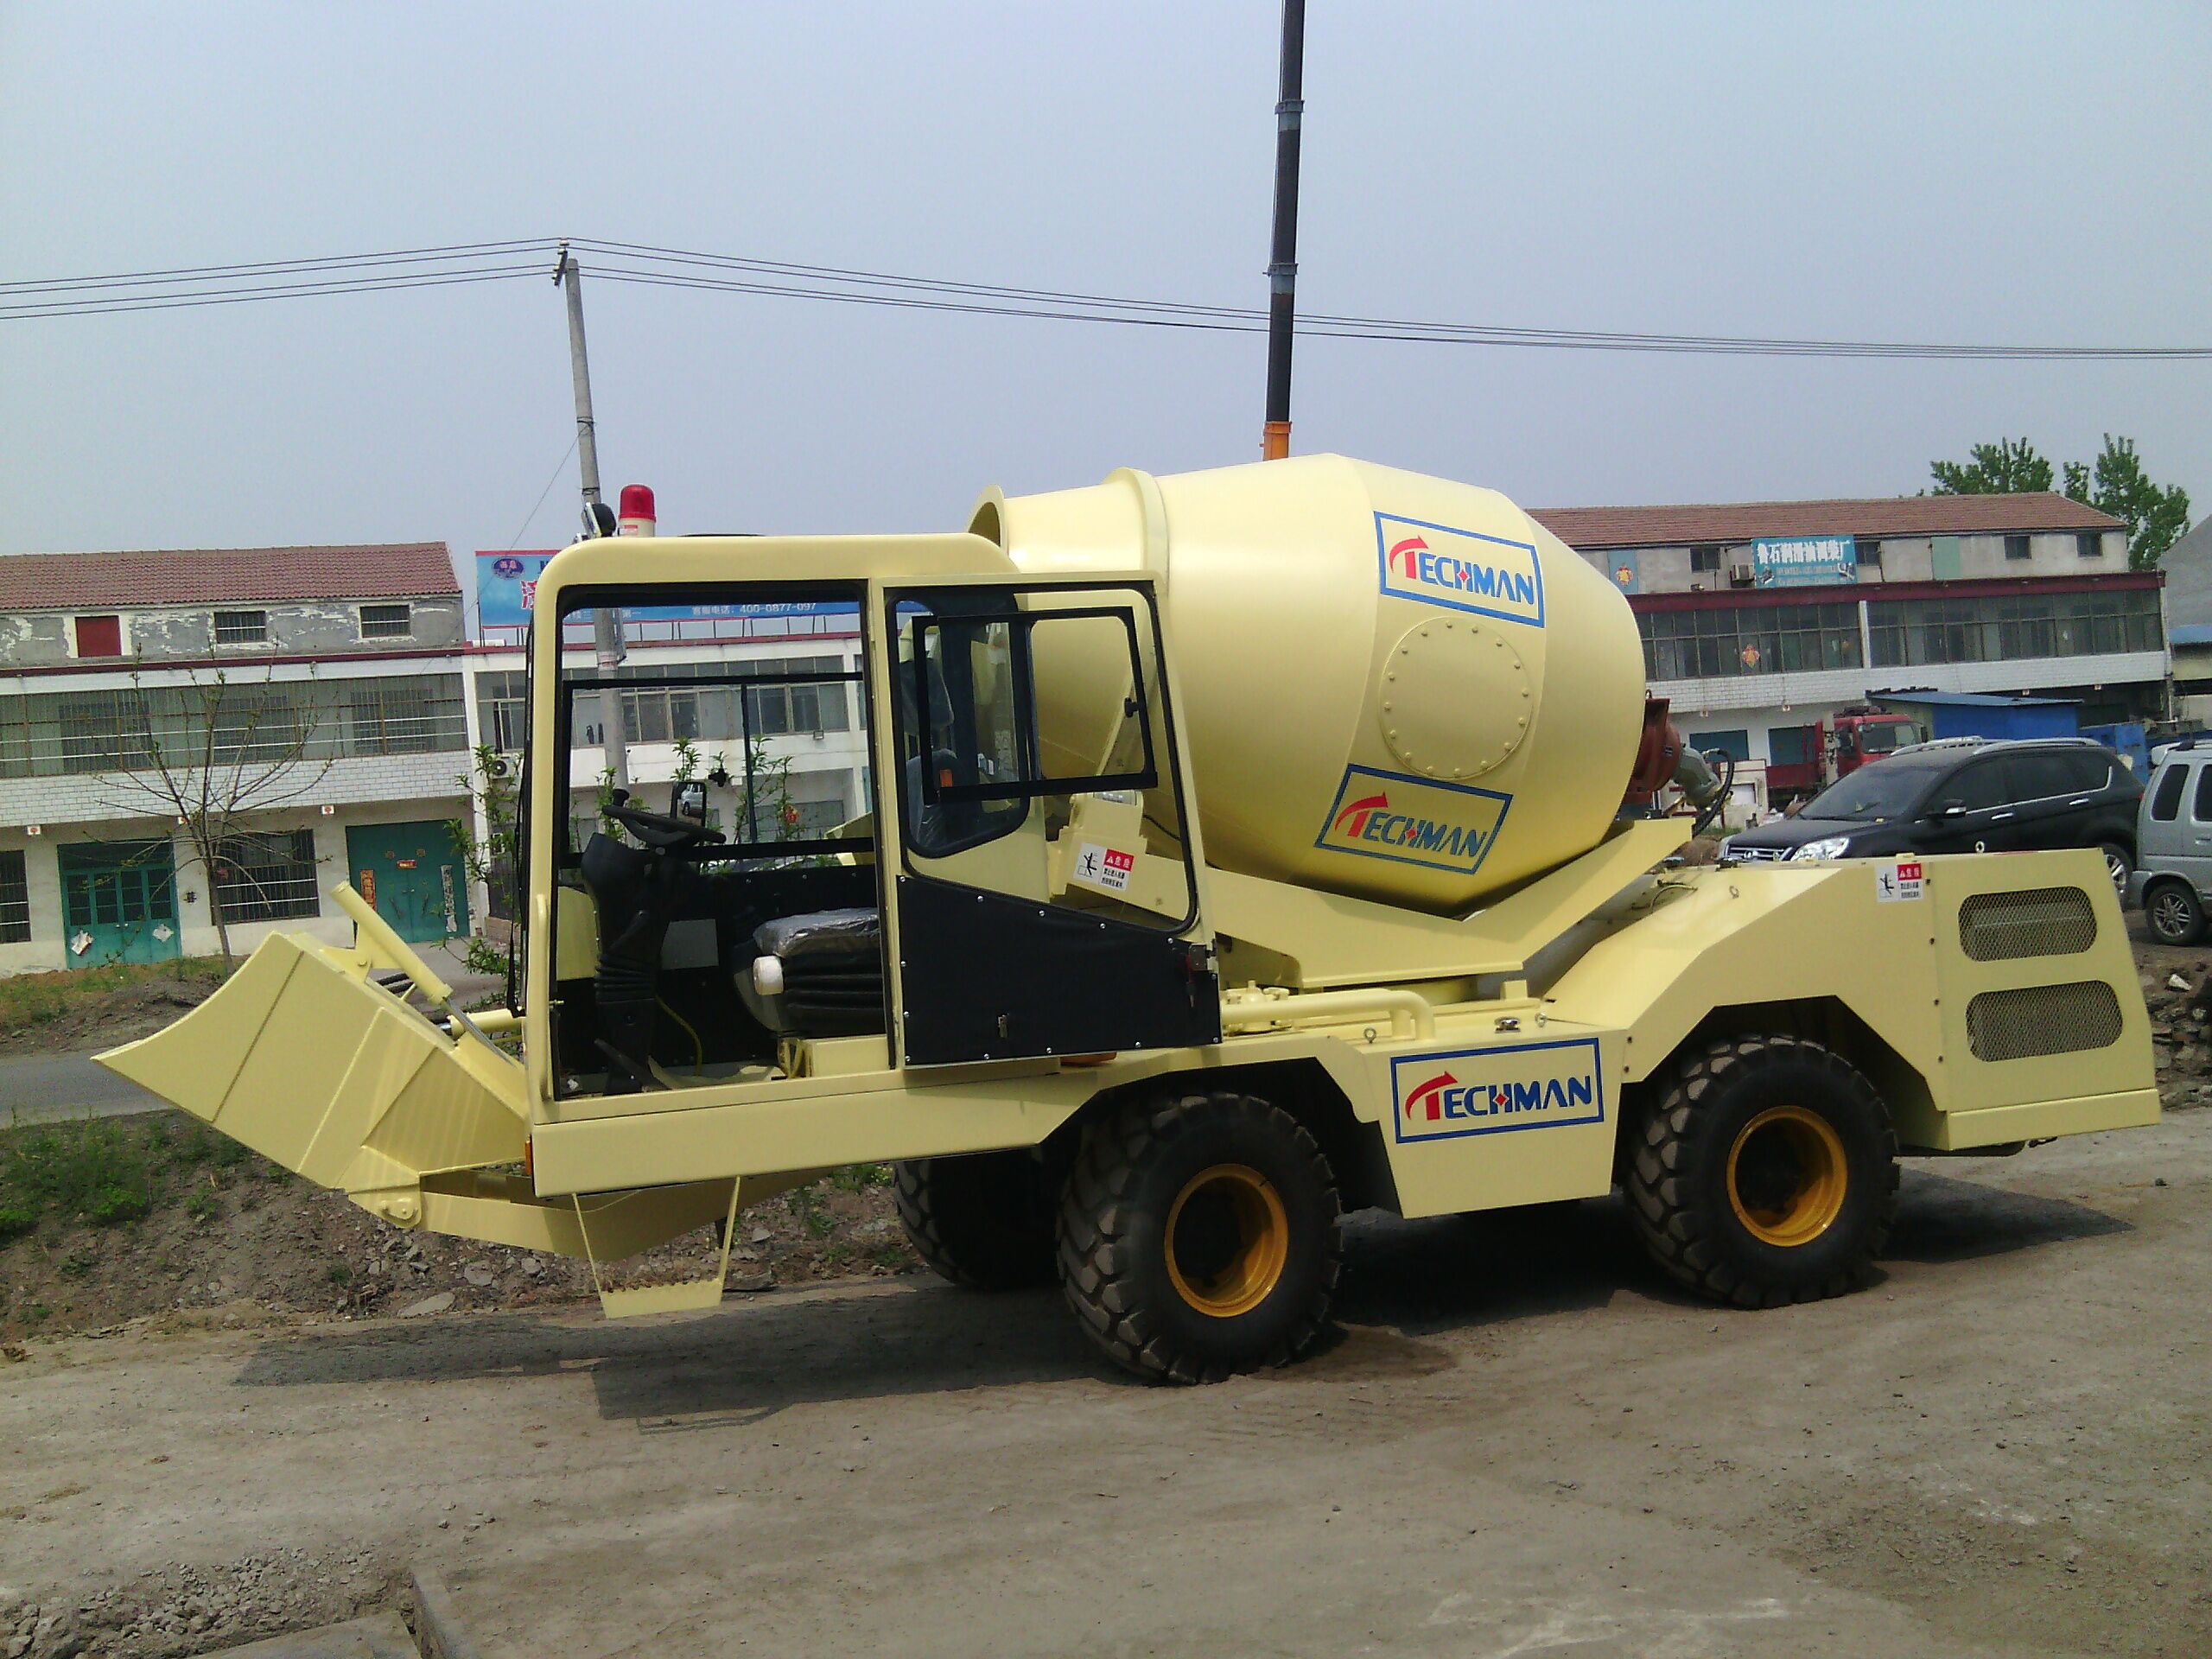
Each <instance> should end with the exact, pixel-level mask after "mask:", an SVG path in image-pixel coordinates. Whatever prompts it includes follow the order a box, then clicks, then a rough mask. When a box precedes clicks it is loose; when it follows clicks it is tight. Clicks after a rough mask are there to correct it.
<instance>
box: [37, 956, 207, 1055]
mask: <svg viewBox="0 0 2212 1659" xmlns="http://www.w3.org/2000/svg"><path fill="white" fill-rule="evenodd" d="M37 977H40V978H55V979H59V978H61V977H62V976H60V975H51V976H47V975H41V976H37ZM214 989H215V982H214V981H213V980H212V979H204V978H201V979H167V978H163V979H143V980H138V981H137V982H133V983H130V984H127V985H122V986H118V988H115V989H113V990H111V991H105V992H104V993H102V994H100V995H98V996H86V997H81V998H79V997H69V998H66V999H65V998H59V997H57V998H55V999H54V1000H52V1001H34V1002H33V1003H32V1004H31V1006H30V1007H28V1008H26V1009H25V1010H24V1013H23V1015H22V1018H21V1019H20V1020H11V1021H10V1022H8V1023H7V1024H5V1025H0V1054H69V1053H76V1052H81V1051H85V1050H88V1049H97V1048H112V1047H114V1046H116V1045H117V1044H118V1043H130V1042H136V1041H137V1039H139V1038H141V1037H150V1036H152V1035H153V1034H154V1033H156V1032H157V1031H159V1030H161V1029H162V1027H164V1026H167V1025H168V1024H169V1023H170V1022H171V1021H172V1020H175V1019H177V1018H178V1017H179V1016H180V1015H181V1014H183V1013H185V1012H186V1010H188V1009H191V1008H196V1007H199V1006H200V1004H201V1003H202V1002H205V1001H207V998H208V997H209V996H210V995H212V994H213V991H214Z"/></svg>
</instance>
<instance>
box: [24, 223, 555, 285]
mask: <svg viewBox="0 0 2212 1659" xmlns="http://www.w3.org/2000/svg"><path fill="white" fill-rule="evenodd" d="M553 246H554V239H553V238H551V237H543V236H539V237H528V238H522V239H520V240H517V241H508V242H449V243H445V244H442V245H438V246H435V247H429V248H398V249H394V250H391V251H387V252H384V253H340V254H331V255H327V256H321V257H315V258H311V259H263V260H256V261H254V262H252V263H251V264H238V265H175V266H171V267H169V268H168V269H166V270H132V271H123V272H120V273H115V274H111V275H108V276H103V277H40V278H34V279H32V280H29V281H25V282H0V294H10V293H40V292H44V291H47V290H49V289H81V288H116V287H140V286H150V285H153V284H156V283H173V282H192V281H195V280H198V279H200V278H203V277H207V278H215V277H232V276H246V277H258V276H264V275H273V274H276V273H278V272H285V271H314V270H341V269H345V268H347V267H353V266H365V265H389V264H427V263H430V262H434V261H437V260H444V259H469V258H476V257H491V256H493V255H503V254H508V253H515V252H526V251H536V250H537V249H541V248H542V249H543V250H545V251H548V252H550V251H552V248H553Z"/></svg>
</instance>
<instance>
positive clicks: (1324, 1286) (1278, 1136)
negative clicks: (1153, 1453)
mask: <svg viewBox="0 0 2212 1659" xmlns="http://www.w3.org/2000/svg"><path fill="white" fill-rule="evenodd" d="M1338 1215H1339V1205H1338V1197H1337V1181H1336V1176H1335V1174H1334V1173H1332V1171H1331V1169H1330V1167H1329V1160H1327V1159H1326V1158H1325V1157H1324V1156H1323V1155H1322V1153H1321V1148H1320V1147H1319V1145H1318V1144H1317V1143H1316V1142H1315V1141H1314V1139H1313V1136H1312V1135H1309V1134H1308V1133H1307V1132H1306V1129H1305V1128H1303V1127H1302V1126H1301V1125H1300V1123H1299V1122H1298V1121H1297V1120H1296V1119H1295V1118H1294V1117H1292V1116H1290V1114H1289V1113H1287V1112H1286V1111H1284V1110H1282V1109H1281V1108H1280V1107H1277V1106H1273V1105H1270V1104H1269V1103H1268V1102H1266V1101H1264V1100H1261V1099H1258V1098H1257V1097H1255V1096H1251V1095H1243V1094H1236V1093H1231V1092H1229V1091H1225V1090H1224V1091H1221V1092H1217V1093H1211V1094H1197V1093H1191V1094H1181V1093H1163V1094H1158V1095H1152V1096H1144V1097H1141V1098H1139V1099H1135V1100H1132V1101H1129V1102H1127V1103H1123V1104H1122V1105H1121V1106H1119V1107H1117V1108H1116V1109H1113V1110H1111V1111H1109V1112H1108V1113H1107V1114H1106V1115H1105V1116H1102V1117H1101V1118H1099V1119H1098V1120H1097V1121H1096V1122H1093V1123H1091V1124H1090V1126H1089V1128H1087V1129H1086V1130H1085V1131H1084V1138H1083V1147H1082V1150H1081V1151H1080V1152H1079V1153H1078V1154H1077V1157H1076V1160H1075V1167H1074V1168H1073V1170H1072V1171H1071V1172H1070V1173H1069V1177H1068V1183H1067V1187H1066V1191H1065V1194H1064V1195H1063V1197H1062V1198H1061V1201H1060V1214H1059V1264H1060V1283H1061V1286H1062V1287H1063V1289H1064V1290H1065V1292H1066V1294H1067V1299H1068V1306H1070V1307H1071V1308H1073V1309H1074V1310H1075V1313H1076V1316H1077V1319H1080V1320H1081V1321H1082V1323H1083V1327H1084V1330H1085V1331H1086V1332H1089V1333H1090V1338H1091V1340H1092V1341H1094V1342H1096V1344H1098V1345H1099V1347H1100V1348H1101V1349H1103V1350H1104V1351H1105V1353H1106V1356H1107V1357H1109V1359H1111V1360H1112V1361H1113V1362H1114V1363H1116V1364H1117V1365H1119V1366H1121V1367H1122V1369H1123V1370H1129V1371H1134V1372H1135V1373H1136V1374H1137V1375H1138V1376H1141V1377H1144V1378H1146V1379H1147V1381H1151V1382H1160V1383H1217V1382H1219V1381H1220V1380H1221V1379H1223V1378H1224V1377H1226V1376H1231V1375H1233V1374H1234V1373H1236V1372H1238V1371H1249V1370H1257V1369H1258V1368H1260V1367H1261V1366H1262V1365H1281V1364H1287V1363H1289V1362H1290V1361H1292V1360H1294V1359H1297V1358H1299V1357H1300V1356H1302V1355H1304V1354H1305V1353H1306V1352H1308V1351H1310V1350H1311V1349H1312V1348H1313V1345H1314V1344H1315V1343H1316V1342H1318V1341H1319V1339H1320V1337H1321V1335H1322V1333H1323V1332H1324V1331H1325V1330H1326V1329H1327V1326H1328V1319H1329V1308H1330V1305H1331V1303H1332V1300H1334V1297H1335V1294H1336V1287H1337V1274H1338V1261H1339V1250H1340V1246H1339V1242H1338Z"/></svg>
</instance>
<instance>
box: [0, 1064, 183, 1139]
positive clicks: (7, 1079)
mask: <svg viewBox="0 0 2212 1659" xmlns="http://www.w3.org/2000/svg"><path fill="white" fill-rule="evenodd" d="M166 1109H168V1108H167V1103H165V1102H163V1101H161V1100H158V1099H156V1097H155V1096H152V1095H149V1094H148V1093H147V1092H146V1091H145V1090H143V1089H141V1088H140V1087H139V1086H138V1085H137V1084H135V1083H129V1082H125V1081H124V1079H123V1078H121V1077H117V1076H116V1075H115V1073H114V1072H112V1071H109V1070H108V1069H107V1068H106V1067H105V1066H102V1065H94V1064H93V1063H92V1056H91V1055H89V1054H22V1055H14V1056H9V1057H5V1058H0V1128H11V1127H13V1126H14V1125H16V1124H18V1123H56V1122H63V1121H64V1120H67V1119H70V1118H79V1117H126V1116H130V1114H131V1113H133V1112H154V1111H163V1110H166Z"/></svg>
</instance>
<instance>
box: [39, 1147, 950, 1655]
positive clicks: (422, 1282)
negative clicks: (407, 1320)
mask: <svg viewBox="0 0 2212 1659" xmlns="http://www.w3.org/2000/svg"><path fill="white" fill-rule="evenodd" d="M175 1121H179V1120H175V1119H174V1118H173V1117H172V1116H171V1115H168V1114H163V1115H162V1116H160V1117H156V1118H143V1119H118V1120H109V1121H107V1122H103V1123H99V1124H95V1125H56V1126H50V1127H44V1128H29V1129H21V1130H12V1131H7V1132H4V1133H0V1157H4V1156H5V1154H6V1153H7V1151H8V1147H9V1143H10V1141H18V1140H22V1139H25V1138H29V1137H35V1136H37V1135H44V1134H54V1135H73V1134H81V1133H87V1132H89V1133H92V1134H94V1135H115V1136H119V1137H123V1138H124V1141H125V1143H126V1144H137V1143H138V1142H140V1141H143V1139H145V1138H146V1137H148V1136H149V1135H151V1136H153V1137H155V1138H156V1139H158V1140H160V1141H161V1142H162V1146H163V1147H164V1151H163V1152H162V1154H155V1155H156V1157H166V1159H167V1160H168V1162H167V1164H166V1165H165V1166H162V1169H161V1172H160V1173H159V1174H158V1175H157V1176H156V1177H155V1178H154V1179H152V1180H151V1181H150V1182H149V1185H150V1187H151V1189H152V1190H153V1191H154V1192H156V1201H155V1202H154V1204H153V1205H151V1207H150V1210H149V1213H148V1214H146V1215H145V1216H143V1217H140V1218H138V1219H137V1220H133V1221H130V1222H129V1223H126V1224H122V1225H110V1226H97V1225H92V1224H87V1223H84V1222H81V1221H79V1222H75V1223H66V1224H65V1223H62V1222H59V1221H49V1222H48V1223H45V1224H41V1225H40V1226H38V1227H37V1228H35V1229H34V1230H32V1231H30V1232H29V1233H27V1234H24V1235H23V1236H19V1237H16V1238H13V1239H9V1238H7V1237H6V1236H5V1234H4V1233H0V1342H4V1343H15V1342H20V1341H21V1340H22V1339H24V1338H30V1337H47V1338H52V1337H55V1336H60V1335H63V1334H67V1333H86V1334H114V1333H116V1332H119V1331H120V1330H122V1329H123V1328H124V1327H125V1326H127V1325H143V1326H144V1327H146V1328H148V1329H150V1330H153V1331H156V1332H164V1331H177V1330H191V1329H199V1328H204V1327H207V1326H209V1325H215V1326H232V1327H235V1326H238V1325H271V1324H290V1323H298V1322H322V1321H339V1322H346V1321H351V1320H355V1319H372V1318H377V1317H381V1316H386V1315H400V1316H404V1317H414V1318H420V1317H424V1316H427V1315H431V1314H436V1313H446V1312H448V1311H453V1310H462V1311H466V1310H469V1309H481V1308H499V1307H536V1306H549V1305H553V1304H566V1303H571V1302H575V1301H576V1300H580V1299H583V1298H588V1297H591V1296H592V1295H593V1294H594V1291H593V1286H592V1278H591V1270H590V1269H589V1268H588V1267H587V1266H586V1265H585V1264H584V1263H582V1262H576V1261H573V1260H570V1259H569V1258H567V1257H563V1256H557V1255H541V1254H539V1253H537V1252H536V1251H532V1250H518V1249H508V1248H506V1247H505V1246H502V1245H497V1244H484V1243H476V1242H474V1241H473V1240H467V1239H456V1238H446V1237H442V1236H440V1235H438V1234H435V1233H408V1232H404V1231H401V1230H398V1229H397V1228H394V1227H391V1226H387V1225H385V1224H383V1223H381V1222H378V1221H377V1220H376V1219H374V1218H373V1217H371V1216H369V1215H368V1214H367V1213H366V1212H365V1211H363V1210H361V1209H360V1208H359V1206H357V1205H354V1204H353V1203H352V1202H351V1201H350V1200H349V1199H347V1198H346V1197H345V1196H344V1195H343V1194H342V1193H338V1192H325V1191H323V1190H322V1189H321V1188H320V1187H316V1186H314V1185H310V1184H309V1183H308V1182H306V1181H303V1180H301V1179H298V1178H297V1177H296V1176H293V1175H290V1174H288V1173H285V1172H284V1171H283V1170H281V1169H279V1168H277V1166H275V1165H273V1164H270V1163H268V1162H267V1161H265V1160H262V1159H259V1158H255V1157H251V1156H237V1155H236V1154H240V1153H242V1152H243V1150H244V1149H243V1148H241V1147H236V1146H235V1145H234V1144H233V1143H232V1142H229V1141H220V1140H219V1139H217V1140H216V1144H217V1145H218V1147H219V1148H220V1149H221V1150H222V1151H223V1152H226V1153H228V1154H232V1156H231V1157H229V1158H226V1159H208V1158H206V1157H204V1156H201V1157H200V1158H198V1159H197V1160H186V1159H184V1158H183V1157H181V1155H179V1154H180V1143H181V1141H183V1140H184V1139H185V1137H186V1136H188V1135H191V1134H192V1133H193V1132H192V1131H191V1130H189V1129H186V1130H183V1131H181V1132H168V1133H164V1130H165V1128H166V1126H167V1124H168V1123H169V1122H175ZM201 1138H203V1139H214V1137H201ZM888 1179H889V1172H888V1171H887V1169H884V1168H881V1167H880V1166H876V1167H869V1168H865V1169H862V1170H860V1171H855V1172H849V1173H841V1174H840V1175H838V1176H835V1177H831V1178H829V1179H824V1180H821V1181H817V1182H815V1183H813V1184H811V1185H809V1186H807V1187H805V1188H803V1189H801V1190H800V1191H798V1192H793V1193H790V1194H786V1195H785V1196H784V1197H781V1198H772V1199H770V1200H768V1201H767V1202H766V1203H765V1204H762V1205H758V1206H756V1207H755V1208H753V1209H752V1210H748V1211H747V1212H746V1213H745V1215H744V1216H743V1217H741V1218H740V1224H739V1229H738V1235H737V1238H736V1240H735V1242H734V1245H733V1247H732V1249H731V1251H730V1268H729V1278H728V1283H729V1286H730V1287H731V1288H732V1289H734V1290H737V1291H741V1292H753V1291H762V1290H766V1289H768V1288H770V1287H772V1286H777V1285H792V1284H802V1283H806V1282H809V1281H816V1280H821V1279H838V1278H852V1277H869V1276H881V1275H884V1274H893V1273H905V1272H909V1271H913V1270H918V1268H920V1266H921V1262H920V1259H919V1258H918V1257H917V1256H916V1255H914V1253H913V1251H912V1249H911V1248H910V1247H909V1246H908V1244H907V1243H906V1233H905V1231H904V1230H903V1229H901V1228H900V1226H899V1219H898V1216H897V1213H896V1211H895V1210H894V1209H893V1205H892V1202H891V1192H890V1188H889V1186H888V1185H887V1182H888ZM715 1254H716V1247H715V1237H714V1235H713V1233H712V1232H711V1231H710V1230H705V1229H702V1230H699V1231H698V1232H696V1233H693V1234H690V1235H688V1236H685V1237H683V1238H681V1239H678V1240H676V1241H674V1242H673V1243H670V1244H667V1245H664V1246H663V1247H662V1248H661V1249H657V1250H652V1251H650V1252H648V1253H646V1254H645V1255H642V1256H639V1257H636V1258H634V1259H633V1260H632V1261H629V1262H621V1263H619V1264H617V1265H616V1266H615V1267H613V1268H611V1269H610V1270H609V1281H610V1282H621V1283H629V1282H654V1281H660V1280H666V1279H675V1278H696V1277H697V1276H698V1275H700V1274H704V1273H709V1272H711V1271H712V1270H713V1265H714V1261H715ZM4 1622H5V1619H4V1614H0V1624H4ZM0 1645H4V1644H0Z"/></svg>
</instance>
